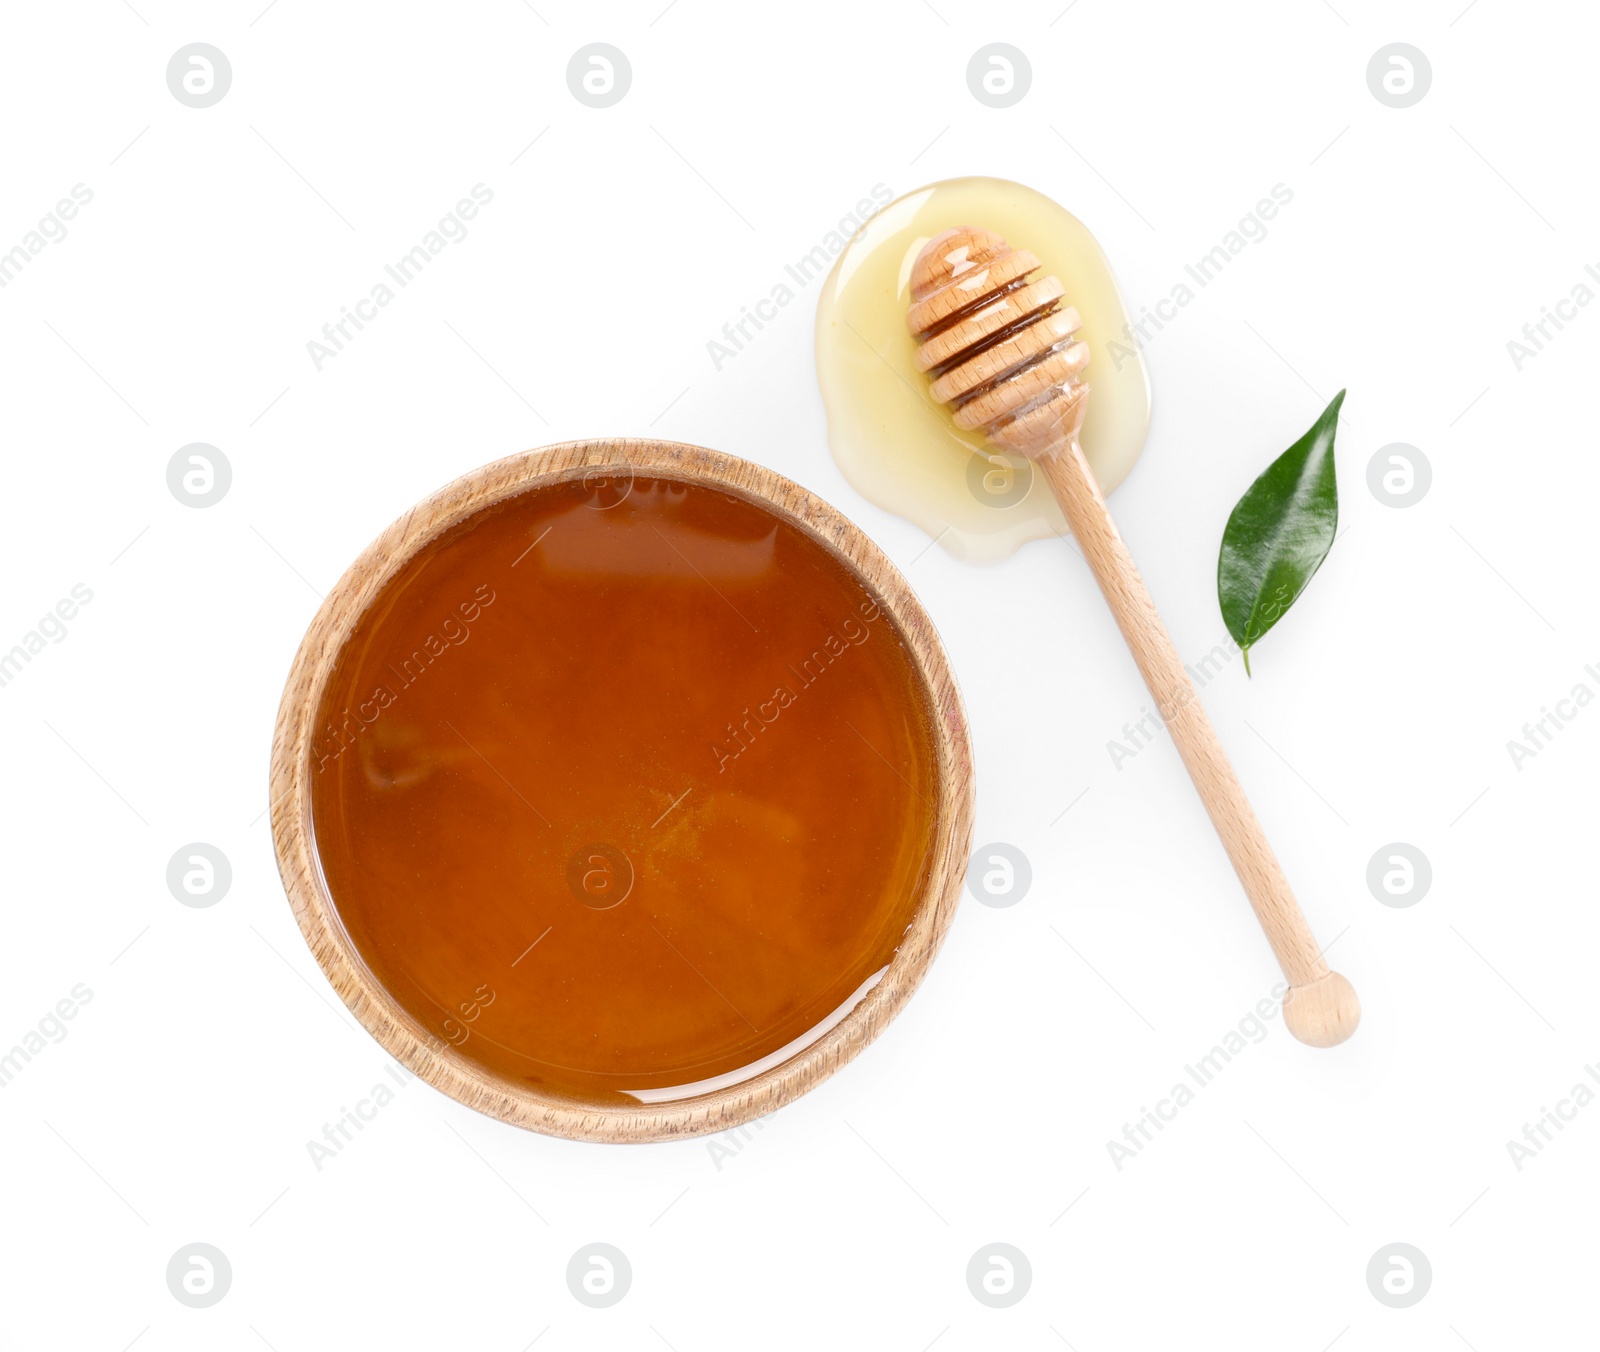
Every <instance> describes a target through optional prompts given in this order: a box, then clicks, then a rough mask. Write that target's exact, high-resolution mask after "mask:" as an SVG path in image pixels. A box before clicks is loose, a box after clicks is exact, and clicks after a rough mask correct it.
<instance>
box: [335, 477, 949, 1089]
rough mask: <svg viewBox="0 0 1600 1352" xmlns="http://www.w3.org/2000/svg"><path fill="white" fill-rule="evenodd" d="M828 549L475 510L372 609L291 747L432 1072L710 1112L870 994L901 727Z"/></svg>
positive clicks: (920, 854) (770, 519) (733, 508)
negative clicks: (304, 747) (706, 1104)
mask: <svg viewBox="0 0 1600 1352" xmlns="http://www.w3.org/2000/svg"><path fill="white" fill-rule="evenodd" d="M880 600H881V598H879V597H878V596H876V595H874V594H873V593H872V592H871V591H870V590H869V589H868V587H867V586H866V585H865V584H864V583H863V581H862V580H861V579H860V578H859V576H858V575H857V574H856V573H855V572H854V571H853V570H852V569H851V568H850V567H849V566H847V565H846V564H845V562H844V561H843V560H842V559H841V558H839V557H838V556H837V555H835V554H834V553H833V551H831V550H830V549H829V548H828V547H827V546H825V545H824V544H822V543H821V542H820V541H819V540H817V539H816V538H814V537H813V536H812V535H810V534H809V533H807V532H806V531H804V530H802V529H800V528H799V527H798V526H796V525H794V524H792V523H790V522H788V521H786V520H784V519H782V518H781V517H779V516H778V515H776V514H775V513H773V512H771V511H769V510H767V509H766V508H765V507H763V506H761V505H760V504H758V503H756V502H754V501H751V500H749V499H747V498H744V497H742V496H736V495H732V494H729V493H727V492H724V491H722V489H721V488H720V487H718V486H711V485H706V484H703V483H693V482H688V481H683V480H677V479H673V478H670V477H645V476H643V475H641V476H639V477H637V478H632V479H629V478H626V477H624V478H622V479H616V478H610V479H601V480H595V479H593V478H590V479H569V480H566V481H560V482H554V483H550V484H545V485H539V486H536V487H533V488H531V489H529V490H527V491H524V492H522V493H520V494H518V495H516V496H514V497H510V498H507V499H505V500H502V501H500V502H498V503H495V504H494V505H492V506H489V507H487V508H483V509H481V510H479V511H477V512H475V513H473V514H472V515H470V516H468V517H467V518H466V519H465V520H462V521H460V522H458V523H457V524H456V525H454V526H453V527H450V528H449V529H447V530H446V531H445V532H444V533H443V534H441V535H439V536H438V537H436V538H435V539H433V540H431V541H430V542H428V543H427V544H425V545H423V546H422V547H421V548H420V549H419V550H418V551H416V552H415V553H413V554H412V555H411V556H410V557H409V558H408V559H406V560H405V561H404V563H402V564H401V565H400V566H399V568H398V569H397V570H396V571H395V572H394V573H393V575H392V576H390V577H389V578H388V580H387V581H386V582H385V583H384V584H383V585H382V586H381V588H380V589H379V590H378V592H377V594H376V597H375V598H374V599H373V600H372V602H371V603H370V604H369V605H368V606H367V607H366V609H365V611H364V612H363V613H362V615H361V617H360V619H359V620H358V621H357V623H356V624H355V626H354V628H353V629H352V630H351V632H350V634H349V636H348V638H347V640H346V641H345V643H344V646H343V648H342V649H341V651H340V654H339V657H338V659H337V661H336V663H335V665H334V667H333V670H332V672H331V674H330V676H329V678H328V681H327V684H326V686H325V689H324V693H323V696H322V699H321V702H320V705H319V707H318V712H317V718H316V721H315V728H316V731H315V733H314V734H313V735H312V736H311V739H310V768H309V777H310V783H311V788H310V799H311V816H312V824H313V829H314V833H315V847H316V855H317V859H318V863H319V865H320V869H321V872H322V874H323V876H324V878H325V880H326V886H327V889H328V893H329V895H330V897H331V899H332V903H333V906H334V908H335V909H336V911H337V915H338V919H339V921H340V923H341V924H342V925H343V927H344V929H345V931H346V933H347V935H348V937H349V939H350V941H351V943H352V944H353V946H354V948H355V950H356V952H357V953H358V954H359V957H360V959H361V961H362V962H363V963H364V964H365V965H366V967H367V968H368V969H369V970H370V972H371V974H372V975H373V976H374V977H375V978H376V979H377V981H378V982H379V983H381V985H382V986H383V987H384V988H385V989H386V990H387V991H388V992H389V994H390V995H391V996H392V997H393V998H394V1000H395V1001H397V1002H398V1003H399V1005H400V1006H401V1007H402V1008H403V1009H404V1010H405V1011H406V1013H408V1014H409V1015H410V1016H411V1018H412V1019H413V1020H414V1021H415V1022H416V1023H417V1024H419V1025H420V1026H421V1027H422V1028H423V1029H425V1030H427V1033H428V1034H429V1035H430V1037H431V1038H432V1039H435V1040H436V1046H438V1047H439V1048H443V1047H446V1046H448V1047H453V1048H454V1049H455V1053H456V1054H457V1055H459V1056H461V1057H464V1058H467V1059H468V1060H470V1061H471V1062H473V1063H474V1064H475V1065H476V1066H477V1067H479V1068H481V1069H482V1070H483V1071H485V1072H487V1073H488V1074H490V1075H492V1076H494V1077H497V1078H498V1079H499V1080H501V1081H504V1082H507V1083H509V1084H512V1085H521V1086H527V1087H529V1088H531V1089H533V1090H535V1091H537V1092H538V1093H540V1094H541V1095H546V1096H551V1097H555V1098H559V1099H562V1100H564V1101H570V1102H573V1103H575V1104H577V1105H594V1106H605V1107H616V1106H620V1105H633V1106H638V1105H641V1104H657V1103H669V1102H674V1101H678V1100H682V1099H688V1098H692V1097H694V1096H696V1095H700V1094H706V1093H710V1092H712V1091H715V1090H718V1089H722V1088H725V1087H728V1086H730V1085H737V1084H740V1083H742V1082H745V1081H747V1080H749V1079H751V1078H753V1077H755V1076H758V1075H760V1074H762V1073H763V1072H764V1071H766V1070H767V1069H769V1068H770V1067H772V1066H775V1065H778V1064H781V1063H783V1062H784V1061H785V1060H787V1059H788V1058H790V1057H792V1056H794V1055H796V1054H797V1053H798V1052H799V1051H801V1050H802V1049H804V1048H805V1047H807V1046H809V1045H810V1044H812V1043H813V1042H815V1041H816V1040H817V1039H819V1038H821V1037H822V1036H823V1035H824V1034H825V1033H826V1032H827V1031H828V1030H829V1029H831V1028H832V1027H834V1026H835V1025H836V1024H837V1023H839V1022H840V1021H841V1020H842V1019H843V1018H845V1016H846V1015H848V1013H849V1012H850V1010H851V1009H852V1008H853V1007H854V1006H855V1004H856V1003H857V1002H858V1001H859V1000H861V999H862V997H863V996H864V995H865V994H866V992H867V991H869V990H870V989H871V988H872V986H873V984H874V983H875V982H876V981H878V980H879V979H880V978H881V977H882V975H883V973H884V971H885V969H886V968H887V967H888V965H889V963H890V961H891V959H892V958H893V956H894V954H895V951H896V948H897V946H898V945H899V943H900V942H901V939H902V937H903V936H904V935H905V933H906V931H907V928H908V926H909V925H910V924H911V923H912V919H913V913H914V911H915V909H916V907H917V904H918V902H919V899H920V898H921V897H922V896H923V895H924V893H925V892H926V890H927V885H928V876H929V870H930V868H932V866H933V856H934V839H935V834H936V822H935V813H934V806H933V804H934V802H935V801H936V799H937V798H938V781H937V773H938V767H937V759H938V757H937V749H936V738H935V722H934V714H933V711H932V703H931V699H930V695H929V692H928V690H927V688H926V685H925V683H924V680H923V677H922V675H921V674H920V673H919V670H918V668H917V666H916V664H915V662H914V660H913V656H912V653H911V651H910V650H909V649H908V647H907V644H906V641H905V638H904V636H903V635H902V634H901V633H900V631H899V630H898V629H897V627H896V625H895V622H894V621H893V619H892V618H891V616H890V614H889V613H888V611H887V610H886V609H885V608H884V607H883V605H881V604H880Z"/></svg>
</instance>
